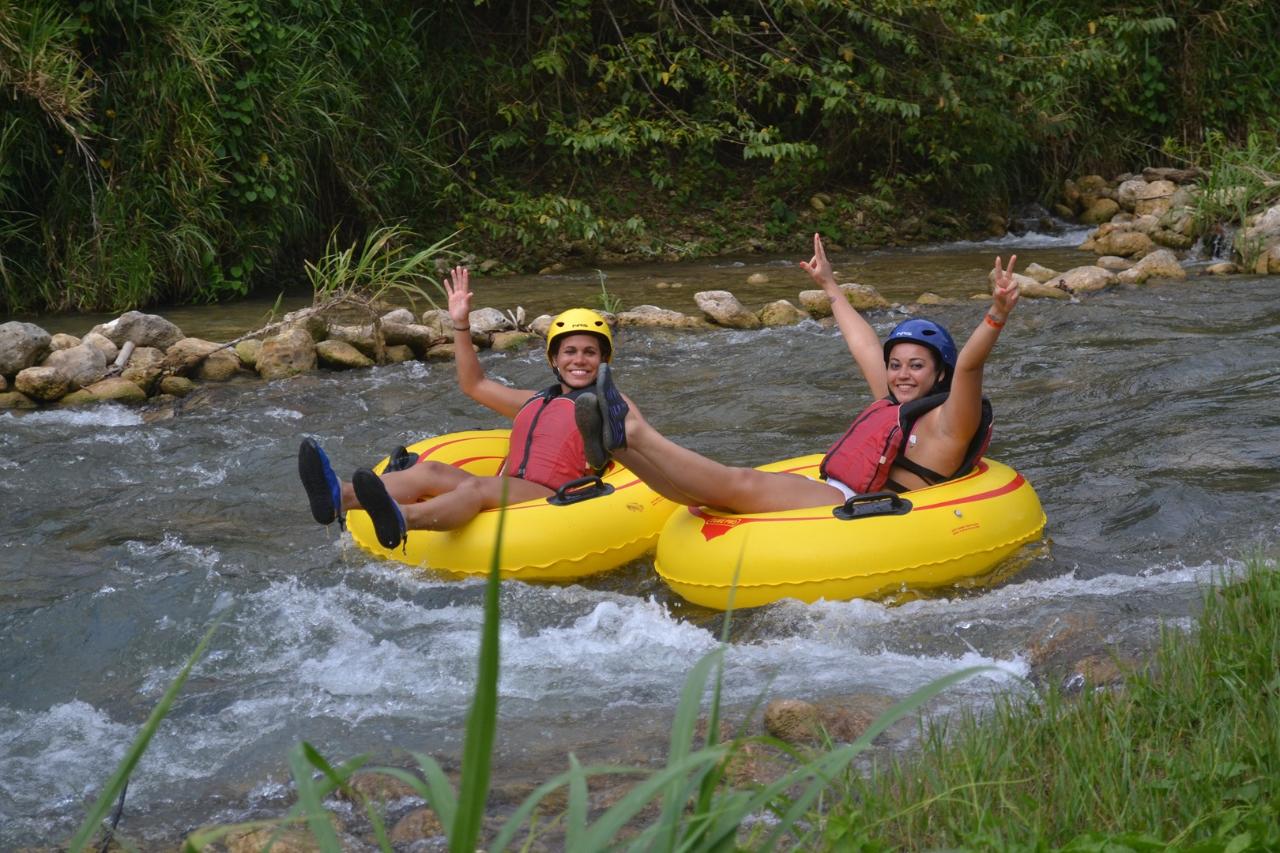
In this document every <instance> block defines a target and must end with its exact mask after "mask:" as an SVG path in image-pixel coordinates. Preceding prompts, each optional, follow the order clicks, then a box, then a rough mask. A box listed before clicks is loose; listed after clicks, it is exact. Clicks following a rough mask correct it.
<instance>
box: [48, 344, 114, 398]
mask: <svg viewBox="0 0 1280 853" xmlns="http://www.w3.org/2000/svg"><path fill="white" fill-rule="evenodd" d="M44 364H45V365H46V366H47V367H56V368H58V369H59V370H61V371H62V373H63V375H65V376H66V377H67V379H69V380H71V387H72V388H84V387H86V386H89V385H92V384H93V383H95V382H97V381H98V380H99V379H101V378H102V377H104V376H106V375H107V360H106V358H104V357H103V355H102V352H101V351H100V350H98V349H97V348H95V347H93V346H90V345H89V344H79V345H78V346H74V347H71V348H70V349H63V350H58V351H57V352H51V353H49V355H48V357H47V358H45V360H44Z"/></svg>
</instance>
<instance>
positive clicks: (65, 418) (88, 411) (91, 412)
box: [0, 403, 143, 428]
mask: <svg viewBox="0 0 1280 853" xmlns="http://www.w3.org/2000/svg"><path fill="white" fill-rule="evenodd" d="M3 420H8V421H20V422H21V423H22V425H24V426H27V425H32V424H57V425H65V426H73V427H91V426H96V427H108V428H115V427H131V426H138V425H140V424H142V423H143V420H142V415H141V414H139V412H138V411H137V409H134V408H126V407H125V406H122V405H120V404H119V403H101V404H99V405H97V406H92V407H89V408H84V409H40V410H37V411H33V412H29V413H27V414H23V415H18V414H15V413H13V412H5V413H4V414H0V421H3Z"/></svg>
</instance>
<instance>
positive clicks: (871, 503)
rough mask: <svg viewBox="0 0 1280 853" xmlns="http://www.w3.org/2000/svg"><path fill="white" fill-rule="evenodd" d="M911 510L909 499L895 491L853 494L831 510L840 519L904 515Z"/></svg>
mask: <svg viewBox="0 0 1280 853" xmlns="http://www.w3.org/2000/svg"><path fill="white" fill-rule="evenodd" d="M909 512H911V501H909V500H907V499H906V498H904V497H903V496H902V495H900V494H898V493H897V492H870V493H868V494H865V495H854V496H853V497H851V498H849V500H847V501H845V502H844V504H843V505H841V506H838V507H836V508H835V509H833V510H831V514H832V515H834V516H835V517H836V518H838V519H840V520H841V521H851V520H853V519H855V518H869V517H871V516H873V515H906V514H907V513H909Z"/></svg>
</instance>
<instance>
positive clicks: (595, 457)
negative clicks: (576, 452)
mask: <svg viewBox="0 0 1280 853" xmlns="http://www.w3.org/2000/svg"><path fill="white" fill-rule="evenodd" d="M600 409H601V406H600V404H599V402H598V401H597V400H596V395H595V394H592V393H591V392H590V391H587V392H586V393H585V394H579V395H578V398H577V399H576V400H574V401H573V422H574V423H575V424H577V425H578V432H579V433H581V434H582V449H583V451H584V453H585V454H586V457H587V464H588V465H590V466H591V468H592V469H594V470H596V471H600V470H601V469H603V468H604V466H605V465H607V464H608V463H609V451H608V450H606V449H605V443H606V442H605V438H604V418H602V417H601V415H600Z"/></svg>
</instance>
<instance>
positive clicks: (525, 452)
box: [502, 385, 591, 489]
mask: <svg viewBox="0 0 1280 853" xmlns="http://www.w3.org/2000/svg"><path fill="white" fill-rule="evenodd" d="M584 390H585V389H584ZM579 393H581V391H571V392H570V393H568V394H562V393H560V386H559V385H553V386H551V387H550V388H548V389H547V390H545V391H539V392H538V393H537V394H534V395H533V396H532V397H530V398H529V399H528V401H526V402H525V404H524V405H523V406H521V407H520V411H518V412H516V416H515V419H514V422H513V423H512V425H511V448H510V450H508V451H507V460H506V461H505V462H503V463H502V471H503V473H504V474H506V475H507V476H510V477H519V478H520V479H522V480H528V481H529V482H531V483H538V484H540V485H543V486H546V487H547V488H548V489H558V488H560V487H561V486H563V485H564V484H565V483H567V482H569V481H570V480H576V479H578V478H579V477H583V476H585V475H587V474H589V473H591V472H590V470H589V469H588V467H587V454H586V451H584V450H583V448H582V434H581V433H579V432H578V427H577V425H576V424H575V423H574V420H573V401H574V399H575V398H576V397H577V396H578V394H579Z"/></svg>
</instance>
